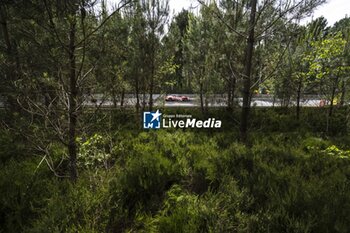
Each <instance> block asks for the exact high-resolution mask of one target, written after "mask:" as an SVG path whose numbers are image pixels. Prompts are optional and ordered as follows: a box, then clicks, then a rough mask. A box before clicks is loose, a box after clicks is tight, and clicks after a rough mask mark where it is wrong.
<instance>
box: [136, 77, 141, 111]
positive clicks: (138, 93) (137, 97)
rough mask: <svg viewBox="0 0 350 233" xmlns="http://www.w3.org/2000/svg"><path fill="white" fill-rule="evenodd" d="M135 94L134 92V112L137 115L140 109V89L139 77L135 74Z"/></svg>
mask: <svg viewBox="0 0 350 233" xmlns="http://www.w3.org/2000/svg"><path fill="white" fill-rule="evenodd" d="M135 94H136V113H137V116H138V115H139V111H140V89H139V77H138V74H137V77H136V79H135Z"/></svg>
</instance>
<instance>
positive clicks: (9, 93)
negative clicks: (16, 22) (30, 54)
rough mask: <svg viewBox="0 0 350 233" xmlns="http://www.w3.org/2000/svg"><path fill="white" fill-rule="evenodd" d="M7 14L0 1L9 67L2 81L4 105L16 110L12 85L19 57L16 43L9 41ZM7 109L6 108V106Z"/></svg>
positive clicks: (0, 19) (0, 17)
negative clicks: (4, 87)
mask: <svg viewBox="0 0 350 233" xmlns="http://www.w3.org/2000/svg"><path fill="white" fill-rule="evenodd" d="M7 18H8V17H7V14H6V10H5V6H4V3H0V24H1V31H2V36H3V38H4V42H5V46H6V55H7V59H8V61H9V67H8V68H7V70H6V76H7V77H6V80H4V82H3V83H6V89H5V97H6V102H5V103H4V104H5V106H7V107H9V111H18V110H19V107H18V104H17V102H16V99H15V97H14V96H13V92H14V86H13V83H14V82H15V81H16V79H17V75H18V73H17V72H18V70H19V58H18V54H16V52H15V51H16V48H15V45H16V44H12V43H11V38H10V33H9V31H8V26H7ZM6 109H7V108H6Z"/></svg>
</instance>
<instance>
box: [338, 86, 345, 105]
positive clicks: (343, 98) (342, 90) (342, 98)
mask: <svg viewBox="0 0 350 233" xmlns="http://www.w3.org/2000/svg"><path fill="white" fill-rule="evenodd" d="M345 94H346V87H345V81H344V80H343V81H342V82H341V97H340V102H339V105H340V106H344V103H345Z"/></svg>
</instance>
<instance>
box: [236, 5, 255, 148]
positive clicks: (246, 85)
mask: <svg viewBox="0 0 350 233" xmlns="http://www.w3.org/2000/svg"><path fill="white" fill-rule="evenodd" d="M250 2H251V11H250V20H249V36H248V40H247V47H246V53H245V61H244V62H245V64H244V77H243V93H242V94H243V106H242V115H241V125H240V134H241V140H242V142H244V143H246V142H247V131H248V121H249V110H250V101H249V98H250V75H251V70H252V58H253V52H254V42H255V34H254V29H255V14H256V5H257V0H251V1H250Z"/></svg>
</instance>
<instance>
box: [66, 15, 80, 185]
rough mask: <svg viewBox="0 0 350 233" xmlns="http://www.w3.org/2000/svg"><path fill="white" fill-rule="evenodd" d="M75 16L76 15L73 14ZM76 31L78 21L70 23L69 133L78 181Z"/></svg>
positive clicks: (73, 176)
mask: <svg viewBox="0 0 350 233" xmlns="http://www.w3.org/2000/svg"><path fill="white" fill-rule="evenodd" d="M73 17H75V16H73ZM75 33H76V21H75V20H74V22H72V23H71V25H70V33H69V89H70V93H69V105H68V107H69V123H68V124H69V135H68V140H69V141H68V153H69V161H70V164H69V166H70V178H71V179H72V180H73V181H76V179H77V177H78V173H77V144H76V142H75V138H76V127H77V97H78V88H77V77H76V57H75V36H76V35H75Z"/></svg>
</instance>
